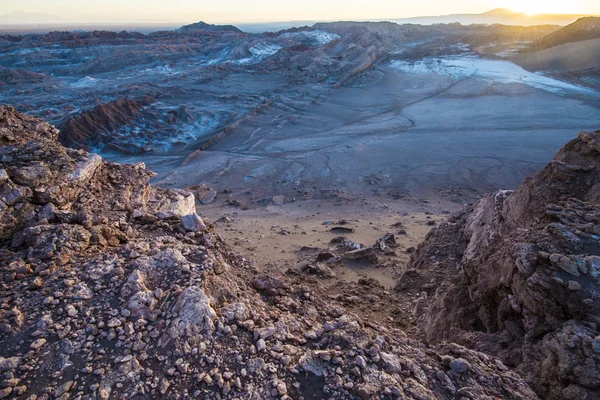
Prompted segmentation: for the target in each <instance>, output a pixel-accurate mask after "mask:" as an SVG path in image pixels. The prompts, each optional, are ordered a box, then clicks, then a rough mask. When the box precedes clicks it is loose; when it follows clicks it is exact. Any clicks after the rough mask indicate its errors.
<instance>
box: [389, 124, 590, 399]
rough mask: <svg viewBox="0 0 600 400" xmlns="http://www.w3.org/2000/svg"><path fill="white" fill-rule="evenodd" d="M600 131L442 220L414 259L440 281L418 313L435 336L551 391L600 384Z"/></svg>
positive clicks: (575, 395) (414, 270)
mask: <svg viewBox="0 0 600 400" xmlns="http://www.w3.org/2000/svg"><path fill="white" fill-rule="evenodd" d="M599 206H600V131H598V132H595V133H592V132H584V133H581V134H580V135H579V137H578V138H577V139H575V140H573V141H572V142H570V143H568V144H567V145H566V146H565V147H564V148H563V149H562V150H561V151H560V152H559V153H558V155H557V156H556V158H555V159H554V160H553V161H552V162H551V163H550V164H549V165H548V166H547V167H546V168H545V169H544V170H543V171H542V172H540V173H539V174H537V175H534V176H532V177H530V178H528V179H527V180H526V181H525V182H524V183H523V185H522V186H521V187H519V188H518V189H517V190H516V191H515V192H514V193H513V192H510V191H499V192H497V193H492V194H489V195H487V196H486V197H485V198H483V199H482V200H481V201H480V202H479V203H477V204H475V205H473V206H471V207H470V208H469V209H467V210H465V211H463V212H461V213H459V214H458V215H456V216H454V217H453V218H452V219H451V220H450V221H448V222H446V223H444V224H442V225H440V226H439V227H438V228H436V229H434V230H433V231H432V232H431V233H430V234H429V235H428V237H427V240H426V241H425V242H424V243H423V244H421V245H420V246H419V248H418V250H417V252H416V253H415V254H414V256H413V258H412V260H411V266H410V271H411V274H412V276H409V275H407V276H405V277H403V278H402V279H401V280H400V281H399V282H398V285H397V290H407V285H406V284H405V281H406V280H411V279H412V280H413V281H414V280H415V279H414V275H415V274H421V275H427V274H434V275H435V276H437V277H438V278H440V277H442V278H441V279H439V280H440V281H441V283H440V285H438V286H439V288H438V290H437V291H436V292H435V294H434V295H433V296H432V297H428V296H426V295H424V296H422V297H421V299H420V301H419V302H418V305H417V309H416V314H417V315H418V316H420V322H421V326H422V328H423V331H424V333H425V335H426V337H427V339H428V340H430V341H433V342H435V341H439V340H452V341H458V342H459V343H461V344H463V345H466V346H469V347H473V348H476V349H478V350H480V351H484V352H487V353H490V354H493V355H496V356H499V357H500V358H501V359H502V360H503V362H504V363H505V364H506V365H507V366H509V367H513V368H515V369H516V371H517V372H519V373H520V374H521V375H522V376H523V377H524V378H525V379H526V380H527V381H528V382H529V384H530V385H531V386H532V388H534V390H535V391H536V392H537V393H538V394H539V395H540V397H542V398H545V399H597V398H599V395H598V393H600V373H599V371H600V369H599V367H600V336H599V334H600V306H599V304H600V303H599V301H600V284H599V278H600V269H599V268H600V257H599V256H600V228H599V226H600V207H599Z"/></svg>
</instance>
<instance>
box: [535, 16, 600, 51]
mask: <svg viewBox="0 0 600 400" xmlns="http://www.w3.org/2000/svg"><path fill="white" fill-rule="evenodd" d="M597 38H600V18H597V17H586V18H580V19H578V20H577V21H575V22H573V23H572V24H570V25H568V26H565V27H564V28H562V29H560V30H558V31H556V32H553V33H551V34H550V35H548V36H545V37H543V38H541V39H539V40H536V41H535V42H534V43H533V44H532V45H531V48H530V49H529V50H530V51H540V50H544V49H549V48H551V47H555V46H560V45H561V44H565V43H572V42H581V41H584V40H591V39H597Z"/></svg>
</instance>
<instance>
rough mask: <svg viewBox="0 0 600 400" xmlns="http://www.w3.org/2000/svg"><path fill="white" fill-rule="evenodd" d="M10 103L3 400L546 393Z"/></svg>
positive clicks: (0, 125)
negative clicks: (255, 257)
mask: <svg viewBox="0 0 600 400" xmlns="http://www.w3.org/2000/svg"><path fill="white" fill-rule="evenodd" d="M58 134H59V132H58V130H57V129H55V128H54V127H52V126H50V125H48V124H46V123H45V122H43V121H42V120H40V119H37V118H32V117H28V116H26V115H24V114H20V113H18V112H16V111H15V110H14V109H12V108H10V107H2V108H0V154H1V158H0V160H1V161H0V199H1V202H0V221H1V225H0V238H1V240H2V241H1V247H0V265H1V266H2V267H1V269H0V289H1V290H0V371H1V372H2V375H1V377H0V380H1V382H0V398H30V399H35V398H37V399H44V398H54V399H68V398H75V399H95V398H100V399H109V398H113V399H117V398H133V397H136V398H190V397H192V396H193V397H195V398H206V399H209V398H210V399H217V398H219V399H229V398H232V399H233V398H244V399H267V398H287V399H290V398H294V399H301V398H304V399H322V398H337V399H351V398H361V399H371V398H372V399H375V398H378V399H379V398H390V399H391V398H394V399H396V398H402V399H430V398H440V399H454V398H470V399H480V398H506V399H534V398H536V396H535V394H534V393H533V392H532V391H531V389H530V388H529V386H528V385H527V384H526V383H525V382H524V381H523V380H522V379H521V378H520V377H519V376H518V375H516V374H515V373H513V372H511V371H509V370H508V368H507V367H505V366H504V364H502V363H501V362H500V361H498V360H497V359H495V358H494V357H491V356H488V355H484V354H482V353H478V352H475V351H471V350H468V349H467V348H465V347H462V346H459V345H456V344H448V343H443V344H440V345H439V346H436V347H426V346H424V345H422V344H420V343H419V342H416V341H414V340H412V339H410V338H408V337H407V336H406V335H405V334H404V333H403V332H401V331H398V330H393V329H388V328H386V327H385V326H380V325H377V324H373V323H370V322H368V321H363V320H361V319H360V318H358V317H357V316H355V315H353V314H351V313H348V312H346V311H345V310H344V309H342V308H339V307H333V306H331V305H330V304H328V303H327V302H325V301H323V300H322V299H321V298H319V296H317V295H314V294H313V293H311V291H310V289H308V288H306V287H303V286H299V285H296V284H294V283H292V282H290V281H287V280H286V279H285V278H282V277H277V276H268V277H267V276H260V275H258V274H257V272H256V270H254V269H253V267H252V266H251V265H249V263H248V262H247V261H246V260H244V259H241V258H239V257H238V256H236V255H235V254H233V253H232V252H231V251H230V249H229V247H228V246H227V245H226V244H225V243H224V242H223V241H222V240H221V239H220V238H219V237H218V236H217V235H215V234H214V232H213V231H212V229H211V224H210V223H209V222H208V221H205V220H203V219H202V218H200V217H198V215H196V212H195V200H194V196H193V195H191V194H190V193H187V192H185V191H169V190H163V189H158V188H154V187H152V186H150V185H149V184H148V181H149V179H150V178H151V177H152V175H153V174H152V172H150V171H148V170H146V169H145V167H144V165H143V164H137V165H119V164H113V163H108V162H104V161H103V160H102V158H101V157H100V156H98V155H95V154H90V153H87V152H85V151H83V150H74V149H68V148H65V147H62V146H61V145H60V144H58V142H57V137H58Z"/></svg>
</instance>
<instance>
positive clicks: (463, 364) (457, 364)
mask: <svg viewBox="0 0 600 400" xmlns="http://www.w3.org/2000/svg"><path fill="white" fill-rule="evenodd" d="M450 369H451V370H452V372H455V373H457V374H464V373H465V372H467V371H469V369H471V366H470V365H469V363H468V362H467V360H465V359H463V358H457V359H456V360H452V362H450Z"/></svg>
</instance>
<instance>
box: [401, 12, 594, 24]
mask: <svg viewBox="0 0 600 400" xmlns="http://www.w3.org/2000/svg"><path fill="white" fill-rule="evenodd" d="M588 16H590V15H586V14H536V15H529V14H525V13H521V12H516V11H512V10H509V9H506V8H497V9H495V10H491V11H488V12H486V13H483V14H450V15H440V16H430V17H414V18H401V19H394V20H392V22H396V23H399V24H422V25H431V24H450V23H456V22H458V23H461V24H463V25H471V24H488V25H491V24H502V25H524V26H531V25H568V24H570V23H573V22H575V21H577V20H578V19H579V18H582V17H588Z"/></svg>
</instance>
